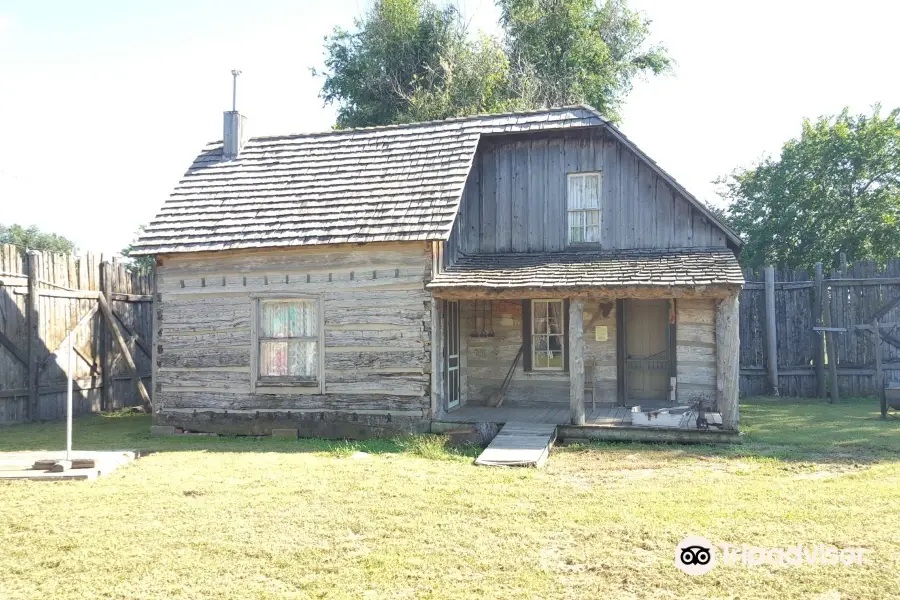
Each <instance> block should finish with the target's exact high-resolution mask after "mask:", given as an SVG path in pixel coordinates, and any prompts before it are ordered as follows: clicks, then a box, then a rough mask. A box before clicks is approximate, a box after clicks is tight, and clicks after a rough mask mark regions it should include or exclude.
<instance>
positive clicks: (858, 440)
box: [0, 398, 900, 599]
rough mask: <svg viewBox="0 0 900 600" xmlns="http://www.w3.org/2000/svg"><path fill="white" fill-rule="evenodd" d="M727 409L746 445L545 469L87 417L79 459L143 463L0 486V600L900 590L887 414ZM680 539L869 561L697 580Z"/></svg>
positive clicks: (8, 436)
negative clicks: (680, 565)
mask: <svg viewBox="0 0 900 600" xmlns="http://www.w3.org/2000/svg"><path fill="white" fill-rule="evenodd" d="M741 410H742V428H743V429H744V430H745V431H746V440H747V443H746V444H744V445H742V446H740V447H731V448H718V447H701V446H677V445H638V444H614V443H609V444H595V445H594V444H592V445H587V446H582V447H569V448H558V449H556V450H554V453H553V456H552V458H551V459H550V461H549V463H548V465H547V467H546V469H544V470H541V471H536V470H521V469H491V468H480V467H475V466H473V465H472V464H471V456H472V453H471V452H469V453H466V452H455V451H451V450H448V448H447V447H446V445H445V443H444V440H443V439H442V438H439V437H436V436H419V437H409V438H403V439H397V440H383V441H372V442H326V441H321V440H299V441H281V440H271V439H237V438H211V437H179V438H150V437H149V435H148V429H149V421H148V420H147V417H144V416H91V417H85V418H81V419H78V420H77V421H76V427H75V446H76V448H82V449H112V448H133V449H141V450H153V451H155V452H154V453H152V454H150V455H149V456H145V457H144V458H141V459H140V460H138V461H136V462H135V463H133V464H131V465H129V466H127V467H124V468H122V469H120V470H118V471H116V472H115V473H113V474H111V475H109V476H107V477H104V478H102V479H99V480H97V481H94V482H66V483H53V484H48V483H32V482H7V483H0V597H2V598H61V599H74V598H90V597H96V598H173V597H174V598H179V597H180V598H190V599H195V598H227V599H230V598H360V597H363V598H388V597H390V598H394V597H397V598H414V597H415V598H420V597H421V598H484V597H502V598H600V597H609V598H827V599H832V598H841V599H847V598H879V597H880V598H889V597H895V594H896V590H897V589H898V588H897V585H898V582H900V575H898V574H900V460H898V456H900V454H898V451H900V421H897V420H888V421H882V420H881V419H879V418H878V416H877V403H876V402H875V401H873V400H853V401H847V402H844V403H842V404H840V405H838V406H829V405H821V404H819V403H803V404H796V403H791V404H788V403H786V402H785V401H783V400H778V399H767V398H754V399H750V400H748V401H747V402H746V403H745V404H744V405H742V407H741ZM63 441H64V429H63V425H62V424H59V423H53V424H42V425H28V426H16V427H9V428H5V429H0V450H26V449H45V448H53V449H56V448H60V447H61V445H62V443H63ZM358 452H366V453H368V454H369V456H368V457H364V458H353V456H354V455H356V453H358ZM357 456H358V455H357ZM688 534H697V535H703V536H705V537H707V538H709V539H711V540H713V541H714V542H722V541H726V542H731V543H747V544H751V545H756V546H766V547H768V546H774V547H783V546H789V545H794V544H797V543H800V542H802V543H806V544H814V543H825V544H833V545H836V546H840V547H849V546H860V547H864V548H868V549H869V550H870V553H869V557H868V561H867V563H866V564H864V565H863V566H861V567H815V568H814V567H802V568H786V569H773V568H757V569H754V570H747V569H744V568H741V567H723V566H719V567H716V568H715V569H714V570H713V571H712V572H711V573H709V574H707V575H704V576H702V577H697V578H691V577H689V576H687V575H684V574H682V573H681V572H679V571H677V570H676V569H675V568H674V567H673V565H672V562H673V556H674V548H675V545H676V543H677V542H678V541H679V540H681V539H682V538H683V537H684V536H686V535H688Z"/></svg>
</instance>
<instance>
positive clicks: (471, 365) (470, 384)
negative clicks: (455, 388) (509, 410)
mask: <svg viewBox="0 0 900 600" xmlns="http://www.w3.org/2000/svg"><path fill="white" fill-rule="evenodd" d="M475 310H476V305H475V302H474V301H471V300H462V301H460V340H461V342H462V343H461V344H460V346H461V348H463V349H464V357H465V359H464V365H465V367H466V368H465V369H464V371H463V372H464V374H465V377H466V381H465V386H464V390H465V394H464V397H463V399H462V401H463V402H464V403H468V404H471V405H473V406H483V405H484V404H485V402H486V401H487V400H488V398H489V397H490V395H491V393H492V392H494V391H495V390H497V389H499V388H500V386H501V384H502V383H503V379H504V377H505V376H506V373H507V372H508V370H509V368H510V366H512V363H513V359H514V358H515V356H516V353H517V352H518V350H519V347H520V346H521V345H522V301H521V300H494V301H492V302H491V321H492V332H493V335H492V336H488V337H483V336H473V332H475V330H476V327H475ZM597 326H605V327H606V328H607V340H606V341H596V335H595V332H596V329H595V328H596V327H597ZM479 333H481V332H479ZM526 351H528V349H527V348H526ZM523 363H524V361H520V362H519V364H518V366H517V367H516V370H515V371H514V373H513V378H512V380H511V382H510V384H509V388H508V389H507V392H506V394H505V399H504V402H503V405H504V406H510V407H532V406H545V405H547V404H559V405H560V407H562V406H568V404H569V384H570V382H569V374H568V373H565V372H553V371H532V372H525V369H524V366H523ZM584 364H585V381H586V386H587V387H593V390H594V394H595V401H596V403H597V405H598V406H601V405H613V404H615V402H616V312H615V302H613V301H601V300H586V301H585V305H584ZM585 403H586V405H588V406H590V405H591V401H590V395H589V394H586V395H585Z"/></svg>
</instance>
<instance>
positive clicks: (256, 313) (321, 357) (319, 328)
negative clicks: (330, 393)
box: [250, 293, 325, 394]
mask: <svg viewBox="0 0 900 600" xmlns="http://www.w3.org/2000/svg"><path fill="white" fill-rule="evenodd" d="M292 300H314V301H315V303H316V308H315V310H316V335H315V336H306V337H299V338H277V339H278V340H285V339H298V340H307V341H312V340H315V342H316V351H317V353H316V370H317V373H316V378H315V380H313V379H310V378H305V377H293V376H290V375H287V376H272V375H260V372H259V367H260V365H259V361H260V357H261V354H260V344H261V342H265V341H266V340H267V339H269V338H263V337H262V336H261V335H260V332H261V328H262V323H261V319H262V314H263V311H262V304H263V303H265V302H279V301H282V302H290V301H292ZM250 302H251V304H250V343H251V347H250V393H251V394H321V393H323V392H324V379H325V378H324V373H325V311H324V307H323V304H322V296H321V294H291V293H272V294H256V295H253V296H251V298H250Z"/></svg>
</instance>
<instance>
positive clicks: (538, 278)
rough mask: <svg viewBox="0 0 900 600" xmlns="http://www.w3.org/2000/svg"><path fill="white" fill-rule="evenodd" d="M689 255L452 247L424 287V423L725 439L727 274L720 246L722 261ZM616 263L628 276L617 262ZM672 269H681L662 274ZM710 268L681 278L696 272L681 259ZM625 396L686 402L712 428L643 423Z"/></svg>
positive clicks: (661, 403) (732, 321)
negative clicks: (462, 254)
mask: <svg viewBox="0 0 900 600" xmlns="http://www.w3.org/2000/svg"><path fill="white" fill-rule="evenodd" d="M698 254H701V253H699V252H696V251H693V252H689V253H685V256H684V257H682V256H681V255H677V259H676V258H673V256H676V255H674V254H673V253H649V254H648V253H641V254H640V255H639V256H637V257H635V258H634V260H633V261H632V262H633V264H632V262H629V261H626V260H625V258H624V257H623V256H622V255H621V253H616V254H613V255H609V256H607V255H595V256H594V257H592V258H590V259H589V258H588V257H586V256H584V255H577V256H572V255H567V256H561V255H541V256H532V255H516V256H492V257H490V261H486V260H481V259H480V257H479V259H478V260H475V259H471V260H470V259H467V260H466V261H463V260H462V259H460V261H458V262H457V264H456V265H452V266H450V267H448V268H447V269H446V270H444V271H443V272H441V273H439V274H438V275H437V276H436V277H435V278H434V280H433V281H432V283H431V284H429V286H428V287H429V289H430V290H431V291H432V293H433V302H434V306H433V315H434V321H433V329H432V331H433V332H434V337H433V339H432V344H433V345H432V347H433V349H434V352H433V354H432V373H433V374H434V375H433V386H432V420H433V422H434V423H435V424H436V427H437V428H442V427H444V428H446V427H449V425H445V424H453V423H456V424H460V423H478V422H491V423H508V422H515V423H544V424H554V425H558V426H560V428H561V431H562V429H563V428H565V432H566V435H570V436H574V437H589V438H594V437H605V438H609V439H612V436H613V435H615V436H616V438H615V439H621V438H619V437H618V435H620V434H611V433H610V432H611V431H613V430H617V429H618V430H623V431H624V430H628V431H635V432H638V431H640V432H641V433H633V434H629V435H630V436H631V437H628V438H625V439H672V434H671V433H664V434H663V433H660V431H661V430H669V431H671V430H672V429H679V430H683V431H690V435H689V437H696V436H701V438H702V437H704V436H709V435H711V434H713V433H722V430H726V431H727V432H728V433H729V434H727V435H718V436H712V437H721V438H728V439H734V438H735V437H736V435H737V434H736V430H737V421H738V415H737V387H736V383H737V381H736V375H737V373H736V371H737V369H736V365H737V352H738V344H737V340H736V335H737V293H738V292H739V289H740V287H739V285H737V282H736V281H733V280H732V279H731V276H730V273H729V272H730V266H731V265H730V262H731V261H733V260H734V258H733V255H729V256H730V258H729V263H728V264H727V265H724V266H721V267H720V266H719V265H715V264H714V265H712V267H709V266H707V265H704V268H702V269H698V268H695V267H693V266H692V265H693V262H692V261H695V260H696V259H697V255H698ZM712 254H715V256H716V258H718V257H719V256H720V254H719V253H718V252H716V253H712ZM648 256H649V258H650V259H652V260H648V259H647V257H648ZM660 257H665V260H662V259H661V258H660ZM657 259H659V260H657ZM682 259H683V260H682ZM667 261H669V262H667ZM679 261H680V262H679ZM713 262H714V261H713ZM470 263H471V264H470ZM626 263H627V267H628V270H634V272H635V275H634V277H635V278H638V277H640V278H641V281H632V280H630V278H629V277H628V274H627V273H623V270H624V269H626ZM610 265H612V266H613V267H614V269H613V271H614V272H612V273H611V274H607V273H605V271H608V270H610V269H611V267H610ZM678 269H681V270H684V271H685V274H684V275H683V278H684V282H683V283H680V282H678V281H676V282H674V283H671V280H672V272H673V271H677V270H678ZM720 269H721V271H724V272H726V273H729V274H728V275H725V276H723V275H721V274H720V275H712V276H704V277H705V280H704V284H703V285H697V284H696V283H690V284H689V283H688V281H691V282H694V281H697V280H699V279H700V275H699V274H697V273H694V271H703V272H704V273H705V272H707V271H709V270H712V271H714V272H718V271H720ZM656 271H659V272H658V273H656ZM517 274H518V275H522V276H523V277H524V276H526V275H527V278H528V281H521V282H520V281H517V280H516V279H515V277H514V276H513V275H515V276H518V275H517ZM494 278H496V283H494V282H493V281H492V280H493V279H494ZM570 278H571V279H573V280H575V281H577V285H574V284H573V285H570V284H569V283H568V279H570ZM657 279H658V281H657ZM707 281H708V282H709V283H706V282H707ZM634 406H640V407H641V409H644V410H647V409H651V410H658V409H661V408H667V407H673V406H692V407H698V408H699V409H700V410H701V411H704V412H707V413H708V412H714V413H719V415H720V416H721V420H720V421H719V422H720V423H721V424H722V427H721V430H719V431H718V432H716V431H715V430H713V431H709V430H706V429H698V428H697V425H696V418H695V419H694V420H693V421H690V422H688V421H689V419H685V423H680V422H679V421H678V417H677V416H674V415H673V418H672V419H671V420H670V422H669V423H668V425H669V426H668V427H648V422H647V421H648V418H649V415H644V416H645V418H643V419H639V421H642V422H640V423H639V422H638V421H635V423H634V424H633V423H632V410H631V409H632V407H634ZM636 416H641V415H639V414H638V415H636ZM671 421H675V423H674V425H673V423H672V422H671ZM650 424H651V425H652V423H650ZM572 427H575V428H578V429H579V430H580V433H579V432H573V431H570V430H569V428H572ZM560 437H566V436H565V435H563V434H562V433H560ZM707 441H715V440H712V439H707Z"/></svg>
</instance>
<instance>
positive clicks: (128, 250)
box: [119, 225, 156, 270]
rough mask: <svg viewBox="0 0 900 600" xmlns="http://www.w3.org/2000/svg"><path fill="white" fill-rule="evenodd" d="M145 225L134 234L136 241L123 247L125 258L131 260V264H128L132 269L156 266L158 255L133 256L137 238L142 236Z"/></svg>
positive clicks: (122, 253) (122, 251)
mask: <svg viewBox="0 0 900 600" xmlns="http://www.w3.org/2000/svg"><path fill="white" fill-rule="evenodd" d="M144 227H145V226H144V225H141V226H140V227H138V230H137V231H136V232H135V234H134V238H135V239H134V241H132V242H131V243H130V244H128V245H127V246H126V247H124V248H122V250H121V252H119V254H121V255H122V256H124V257H125V258H127V259H129V260H131V264H130V265H128V268H129V269H130V270H145V269H153V268H155V267H156V257H155V256H143V255H142V256H132V253H133V252H134V242H135V241H137V238H138V237H140V235H141V233H142V232H143V231H144Z"/></svg>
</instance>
